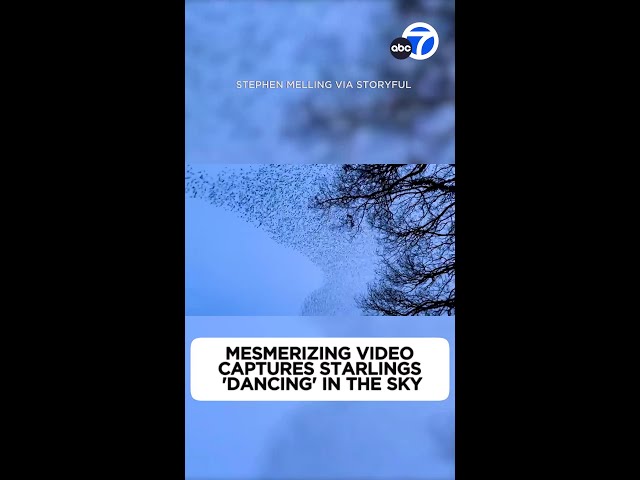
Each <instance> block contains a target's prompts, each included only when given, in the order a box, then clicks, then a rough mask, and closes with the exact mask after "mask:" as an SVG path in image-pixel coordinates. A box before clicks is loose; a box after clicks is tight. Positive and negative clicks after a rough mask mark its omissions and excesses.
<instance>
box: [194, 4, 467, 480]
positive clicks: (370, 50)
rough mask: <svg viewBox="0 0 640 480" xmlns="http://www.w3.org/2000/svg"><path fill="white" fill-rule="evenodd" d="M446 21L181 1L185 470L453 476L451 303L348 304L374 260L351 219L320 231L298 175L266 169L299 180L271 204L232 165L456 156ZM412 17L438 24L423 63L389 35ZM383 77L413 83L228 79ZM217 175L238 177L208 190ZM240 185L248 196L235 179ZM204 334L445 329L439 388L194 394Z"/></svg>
mask: <svg viewBox="0 0 640 480" xmlns="http://www.w3.org/2000/svg"><path fill="white" fill-rule="evenodd" d="M453 20H454V2H453V1H451V0H422V1H420V0H379V1H364V0H360V1H358V0H351V1H350V0H346V1H337V0H336V1H334V0H313V1H290V0H289V1H285V0H275V1H267V0H243V1H239V0H186V1H185V35H186V36H185V88H186V90H185V115H186V123H185V140H186V142H185V156H186V162H187V164H189V165H190V166H192V167H194V170H193V172H194V175H195V174H197V177H195V178H196V179H197V180H198V181H199V182H200V183H198V182H194V181H193V180H194V178H191V179H190V180H187V182H186V184H185V190H186V193H187V199H186V212H185V213H186V226H185V227H186V228H185V240H186V251H185V262H186V272H185V273H186V285H185V294H186V315H191V316H188V317H187V318H186V338H185V342H186V343H185V345H186V352H187V357H186V358H185V362H186V371H185V374H186V379H187V381H186V385H185V401H186V412H185V414H186V417H185V423H186V445H185V453H186V477H187V478H188V479H190V480H196V479H202V480H204V479H211V480H213V479H220V480H222V479H238V480H241V479H242V480H250V479H251V480H253V479H264V480H284V479H291V480H293V479H299V480H302V479H309V480H311V479H319V478H325V479H334V480H338V479H340V480H347V479H353V480H355V479H358V480H360V479H364V478H367V479H369V478H379V479H389V480H391V479H394V480H401V479H405V478H406V479H408V478H411V479H425V480H426V479H432V480H444V479H452V478H453V477H454V421H455V415H454V403H455V376H454V375H453V372H454V371H455V364H454V357H453V355H454V348H455V342H454V318H453V317H428V318H425V317H401V318H389V317H363V316H360V315H361V314H360V312H359V310H358V309H357V308H356V307H355V303H354V302H353V297H354V295H355V294H357V293H359V292H361V291H362V289H363V288H364V286H365V285H366V283H367V282H368V281H369V280H371V279H372V276H373V273H374V268H375V263H374V260H375V242H374V241H373V238H372V236H371V235H369V233H368V232H364V234H363V235H361V236H360V237H359V238H358V239H357V241H356V243H355V244H353V243H350V244H349V247H348V248H347V247H346V246H345V245H346V244H345V243H344V242H345V240H344V238H340V237H339V236H338V235H337V234H336V233H335V232H331V231H329V230H328V229H318V228H316V225H315V224H314V223H313V220H312V219H310V218H309V217H308V216H306V214H305V213H304V209H303V208H301V206H304V205H306V203H305V199H306V198H307V197H308V195H310V194H311V193H312V192H313V188H312V187H313V182H311V183H310V184H305V183H304V182H299V181H298V180H297V177H296V175H298V173H296V172H298V171H296V170H289V171H287V172H278V176H280V175H282V176H283V178H285V179H286V182H285V183H278V178H275V179H274V180H273V182H275V183H273V185H275V186H276V187H277V188H275V189H274V191H276V190H277V191H280V190H278V189H280V187H282V190H283V191H284V190H286V191H295V192H298V193H300V196H298V197H290V198H287V199H286V201H284V200H283V199H281V198H278V197H277V196H275V197H274V198H275V200H276V201H277V203H278V205H279V207H278V208H273V205H271V204H266V203H264V201H263V200H264V197H263V196H259V195H258V194H260V192H261V190H260V189H251V188H246V187H247V185H249V186H251V183H249V184H247V183H246V182H244V183H243V182H242V181H240V179H241V178H243V177H242V176H244V175H247V174H248V175H251V172H249V173H246V171H244V170H243V171H242V172H240V171H239V170H238V169H239V168H240V165H238V164H252V165H247V166H246V168H248V169H251V168H258V167H259V164H267V163H273V164H314V163H326V164H341V163H454V127H455V121H454V120H455V116H454V76H455V68H454V54H455V43H454V34H455V30H454V21H453ZM416 21H425V22H427V23H430V24H431V25H433V26H434V27H435V28H436V29H437V31H438V34H439V37H440V46H439V48H438V52H437V53H436V54H435V55H434V56H433V57H432V58H431V59H429V60H426V61H422V62H420V61H411V60H407V61H398V60H396V59H394V58H393V57H392V56H391V55H390V53H389V51H388V46H389V43H390V41H391V40H392V39H393V38H396V37H398V36H400V34H401V33H402V31H403V30H404V29H405V27H406V26H407V25H409V24H411V23H413V22H416ZM238 44H239V45H240V46H239V48H236V46H237V45H238ZM385 79H395V80H409V81H410V83H411V85H412V87H413V88H412V89H411V90H344V91H338V90H336V89H335V88H334V89H331V90H244V89H242V90H239V89H236V87H235V82H236V80H284V81H286V80H305V81H306V80H334V81H335V80H351V81H354V82H355V81H356V80H385ZM317 173H318V172H317ZM318 174H319V175H321V174H322V172H319V173H318ZM201 175H202V180H201V181H200V178H201V177H200V176H201ZM304 175H305V176H307V173H306V171H305V172H304ZM311 178H313V177H311ZM220 180H223V182H220ZM207 182H209V183H207ZM225 182H226V183H228V184H232V185H233V186H234V188H232V189H228V188H225V189H221V188H220V185H223V184H224V183H225ZM243 185H244V187H243ZM269 188H271V187H269ZM251 191H253V192H254V194H253V195H252V196H251V197H250V200H249V201H247V200H246V199H245V197H243V196H242V192H245V193H246V192H251ZM212 192H214V194H213V197H212ZM255 192H257V193H255ZM281 200H282V201H281ZM248 209H253V210H252V211H249V210H248ZM199 315H228V316H219V317H203V316H199ZM246 315H272V316H268V317H248V316H246ZM273 315H287V316H284V317H283V316H280V317H275V316H273ZM296 315H305V316H296ZM202 336H205V337H206V336H210V337H224V336H255V337H261V336H265V337H276V336H282V337H294V336H309V337H313V336H318V337H322V336H356V337H360V336H362V337H366V336H407V337H411V336H441V337H444V338H447V339H448V340H449V343H450V345H451V354H452V363H451V368H452V382H451V395H450V397H449V398H448V399H447V400H446V401H444V402H420V403H413V402H411V403H406V402H401V403H395V402H370V403H369V402H362V403H359V402H326V403H315V402H314V403H304V402H300V403H295V402H255V403H254V402H252V403H244V402H237V403H234V402H223V403H219V402H196V401H194V400H193V399H192V398H191V396H190V393H189V375H188V372H189V356H188V353H189V345H190V342H191V340H192V339H193V338H196V337H202Z"/></svg>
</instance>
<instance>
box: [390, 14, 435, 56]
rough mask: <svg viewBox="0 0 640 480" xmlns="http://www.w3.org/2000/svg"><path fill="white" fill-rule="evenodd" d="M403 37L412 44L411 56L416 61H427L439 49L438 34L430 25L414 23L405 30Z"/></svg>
mask: <svg viewBox="0 0 640 480" xmlns="http://www.w3.org/2000/svg"><path fill="white" fill-rule="evenodd" d="M402 36H403V37H404V38H406V39H407V40H408V41H409V42H411V52H412V53H411V55H410V56H411V58H413V59H414V60H425V59H427V58H429V57H430V56H432V55H433V54H434V53H436V50H437V49H438V32H436V29H435V28H433V27H432V26H431V25H429V24H428V23H424V22H416V23H412V24H411V25H409V26H408V27H407V28H405V29H404V32H403V33H402ZM394 41H395V40H394Z"/></svg>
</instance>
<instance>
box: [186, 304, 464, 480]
mask: <svg viewBox="0 0 640 480" xmlns="http://www.w3.org/2000/svg"><path fill="white" fill-rule="evenodd" d="M454 329H455V325H454V319H453V318H452V317H429V318H425V317H354V318H350V317H349V316H344V317H324V318H322V317H316V318H313V319H310V317H281V316H270V317H237V316H235V317H187V318H186V342H185V352H186V357H185V365H186V371H185V376H186V378H187V382H186V385H185V404H186V420H185V423H186V432H185V434H186V448H185V457H186V479H187V480H197V479H201V480H205V479H207V480H213V479H217V480H223V479H224V480H230V479H237V480H284V479H286V480H318V479H327V480H363V479H367V480H369V479H377V480H404V479H411V480H418V479H421V480H427V479H430V480H453V479H454V474H455V465H454V455H455V449H454V446H455V440H454V438H455V437H454V431H455V430H454V428H455V415H454V409H455V338H454ZM357 336H364V337H442V338H446V339H447V340H448V341H449V345H450V348H451V392H450V395H449V398H447V399H446V400H444V401H442V402H198V401H195V400H193V398H191V394H190V390H189V362H190V359H189V346H190V344H191V341H192V340H193V339H194V338H198V337H357Z"/></svg>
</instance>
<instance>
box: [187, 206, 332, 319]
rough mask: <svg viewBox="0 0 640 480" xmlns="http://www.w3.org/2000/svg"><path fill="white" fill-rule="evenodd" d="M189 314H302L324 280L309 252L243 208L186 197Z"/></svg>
mask: <svg viewBox="0 0 640 480" xmlns="http://www.w3.org/2000/svg"><path fill="white" fill-rule="evenodd" d="M185 217H186V225H185V245H186V251H185V268H186V271H185V275H186V285H185V294H186V314H187V315H212V314H216V315H299V314H300V311H301V306H302V302H303V301H304V299H305V297H306V296H307V295H309V294H310V293H311V292H312V291H313V290H315V289H317V288H319V287H320V286H321V284H322V271H321V270H320V268H319V267H318V266H316V265H314V264H313V263H312V262H311V261H310V260H309V259H308V258H306V257H305V256H303V255H302V254H301V253H299V252H296V251H295V250H293V249H291V248H286V247H284V246H283V245H280V244H278V243H276V242H275V241H274V240H273V239H271V238H270V237H269V235H268V234H267V233H266V232H264V231H263V230H261V229H259V228H256V227H255V226H254V225H252V224H249V223H247V222H245V221H244V220H241V219H240V218H238V216H237V214H235V213H233V212H230V211H227V210H225V209H223V208H220V207H215V206H213V205H211V204H208V203H206V202H205V201H204V200H201V199H194V198H187V199H186V212H185Z"/></svg>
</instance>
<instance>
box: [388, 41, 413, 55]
mask: <svg viewBox="0 0 640 480" xmlns="http://www.w3.org/2000/svg"><path fill="white" fill-rule="evenodd" d="M389 50H391V55H393V56H394V57H396V58H397V59H398V60H403V59H405V58H409V55H411V42H410V41H409V40H407V39H406V38H404V37H398V38H396V39H395V40H394V41H393V42H391V45H390V46H389Z"/></svg>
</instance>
